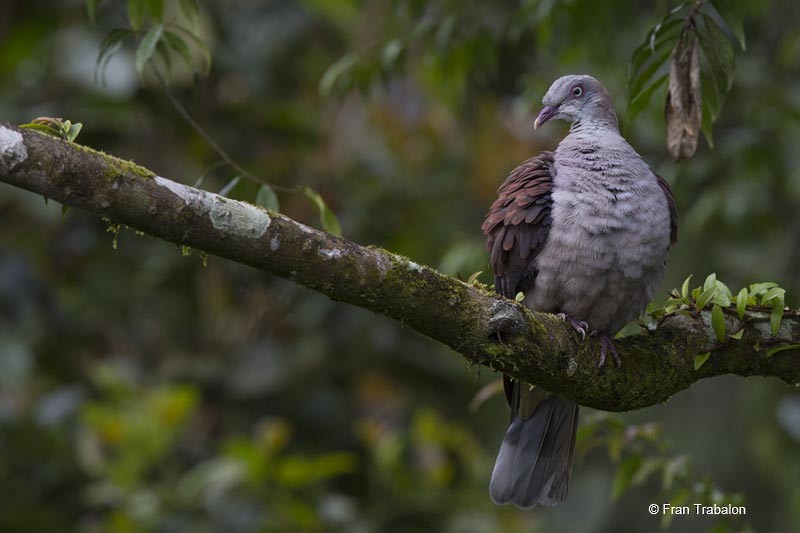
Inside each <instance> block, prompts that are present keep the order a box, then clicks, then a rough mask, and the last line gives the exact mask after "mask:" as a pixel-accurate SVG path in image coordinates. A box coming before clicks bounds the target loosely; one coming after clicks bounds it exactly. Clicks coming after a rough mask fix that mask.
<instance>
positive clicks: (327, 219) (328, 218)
mask: <svg viewBox="0 0 800 533" xmlns="http://www.w3.org/2000/svg"><path fill="white" fill-rule="evenodd" d="M301 190H302V191H303V194H305V195H306V198H308V199H309V200H311V203H312V204H313V205H314V207H316V208H317V212H318V213H319V219H320V222H321V223H322V229H324V230H325V231H327V232H328V233H330V234H332V235H336V236H338V237H341V236H342V227H341V226H340V225H339V219H337V218H336V215H334V214H333V211H331V210H330V209H329V208H328V206H327V204H326V203H325V200H323V199H322V196H320V195H319V193H318V192H316V191H315V190H314V189H312V188H311V187H303V188H302V189H301Z"/></svg>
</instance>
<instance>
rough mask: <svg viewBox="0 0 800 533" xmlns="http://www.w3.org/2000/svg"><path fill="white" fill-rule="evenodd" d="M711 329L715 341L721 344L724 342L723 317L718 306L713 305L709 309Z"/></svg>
mask: <svg viewBox="0 0 800 533" xmlns="http://www.w3.org/2000/svg"><path fill="white" fill-rule="evenodd" d="M711 327H712V328H713V329H714V334H715V335H716V336H717V340H718V341H720V342H723V341H724V340H725V335H726V333H725V315H724V314H723V312H722V308H721V307H720V306H719V305H716V304H714V307H712V308H711Z"/></svg>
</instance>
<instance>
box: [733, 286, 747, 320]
mask: <svg viewBox="0 0 800 533" xmlns="http://www.w3.org/2000/svg"><path fill="white" fill-rule="evenodd" d="M746 309H747V288H743V289H742V290H740V291H739V294H737V295H736V312H737V313H739V319H743V318H744V312H745V310H746Z"/></svg>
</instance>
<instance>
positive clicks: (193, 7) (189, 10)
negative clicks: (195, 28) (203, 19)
mask: <svg viewBox="0 0 800 533" xmlns="http://www.w3.org/2000/svg"><path fill="white" fill-rule="evenodd" d="M181 11H182V12H183V14H184V15H185V16H186V18H188V19H189V20H191V21H192V22H194V21H196V20H197V17H198V16H199V15H200V6H199V5H198V4H197V0H181Z"/></svg>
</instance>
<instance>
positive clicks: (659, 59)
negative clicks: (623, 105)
mask: <svg viewBox="0 0 800 533" xmlns="http://www.w3.org/2000/svg"><path fill="white" fill-rule="evenodd" d="M671 53H672V50H671V49H669V50H665V51H663V52H661V53H660V54H657V55H656V56H654V58H653V61H652V62H651V63H650V64H649V65H648V66H647V67H646V68H645V69H643V70H642V72H641V73H639V74H638V75H636V76H635V77H634V79H633V80H632V81H631V84H630V89H629V90H628V102H629V104H630V103H633V101H634V100H635V99H636V97H637V96H639V94H640V93H641V92H642V90H643V89H644V87H645V85H646V84H647V82H648V81H650V79H651V78H652V77H653V75H654V74H655V73H656V72H657V71H658V70H659V69H660V68H661V67H663V66H664V64H665V63H666V61H667V59H669V56H670V54H671Z"/></svg>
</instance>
